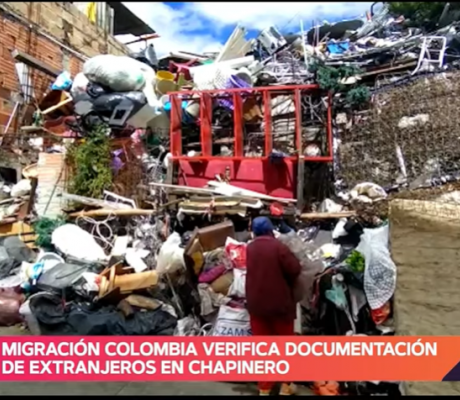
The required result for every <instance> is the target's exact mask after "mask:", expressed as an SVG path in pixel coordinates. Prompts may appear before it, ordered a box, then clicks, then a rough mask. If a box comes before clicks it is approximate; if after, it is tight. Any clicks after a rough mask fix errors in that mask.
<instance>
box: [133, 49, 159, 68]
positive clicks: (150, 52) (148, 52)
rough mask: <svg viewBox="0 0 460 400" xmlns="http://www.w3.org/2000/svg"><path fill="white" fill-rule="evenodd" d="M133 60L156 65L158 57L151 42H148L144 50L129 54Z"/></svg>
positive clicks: (150, 65) (154, 66)
mask: <svg viewBox="0 0 460 400" xmlns="http://www.w3.org/2000/svg"><path fill="white" fill-rule="evenodd" d="M130 57H132V58H134V59H135V60H137V61H139V62H141V63H144V64H147V65H148V66H149V67H152V68H156V67H158V58H157V54H156V52H155V48H154V47H153V44H149V45H148V46H147V47H146V48H145V49H144V50H141V51H139V52H137V53H133V54H130Z"/></svg>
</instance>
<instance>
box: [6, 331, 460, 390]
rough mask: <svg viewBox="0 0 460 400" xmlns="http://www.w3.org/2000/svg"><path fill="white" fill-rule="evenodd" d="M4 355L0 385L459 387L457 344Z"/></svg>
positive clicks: (131, 342) (66, 344) (109, 345)
mask: <svg viewBox="0 0 460 400" xmlns="http://www.w3.org/2000/svg"><path fill="white" fill-rule="evenodd" d="M0 350H1V359H0V368H1V370H0V380H1V381H72V380H73V381H293V382H299V381H317V380H336V381H358V380H359V381H374V380H379V381H382V380H388V381H404V380H410V381H416V380H419V381H441V380H460V379H459V378H456V376H457V375H460V374H459V371H457V370H456V368H455V367H456V366H457V364H458V363H459V361H460V337H432V336H430V337H422V338H420V337H389V338H388V337H385V338H383V337H373V338H372V337H325V336H318V337H305V336H302V337H248V338H241V337H239V338H219V337H158V336H141V337H139V336H136V337H131V336H127V337H126V336H125V337H120V336H117V337H97V336H91V337H83V338H81V337H55V336H54V337H34V338H31V337H3V338H2V339H1V343H0ZM457 368H460V364H459V366H458V367H457Z"/></svg>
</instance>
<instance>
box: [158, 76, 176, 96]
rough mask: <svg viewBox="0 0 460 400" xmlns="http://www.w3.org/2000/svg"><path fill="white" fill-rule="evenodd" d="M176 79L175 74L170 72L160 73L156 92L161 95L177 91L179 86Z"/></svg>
mask: <svg viewBox="0 0 460 400" xmlns="http://www.w3.org/2000/svg"><path fill="white" fill-rule="evenodd" d="M174 78H175V76H174V74H172V73H171V72H169V71H158V72H157V84H156V91H157V92H158V93H159V94H161V95H163V94H168V92H174V91H176V90H177V85H176V83H175V82H174Z"/></svg>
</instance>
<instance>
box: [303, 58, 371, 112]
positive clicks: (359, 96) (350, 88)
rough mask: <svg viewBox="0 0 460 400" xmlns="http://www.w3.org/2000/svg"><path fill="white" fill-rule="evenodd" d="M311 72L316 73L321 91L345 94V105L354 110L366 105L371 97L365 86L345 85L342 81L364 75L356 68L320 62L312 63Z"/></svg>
mask: <svg viewBox="0 0 460 400" xmlns="http://www.w3.org/2000/svg"><path fill="white" fill-rule="evenodd" d="M310 72H313V73H316V81H317V82H318V85H319V87H320V88H321V89H324V90H328V91H331V92H332V93H339V92H340V93H344V94H345V103H346V104H347V105H349V106H350V107H352V108H358V107H360V106H361V105H363V104H366V103H367V102H368V101H369V99H370V97H371V95H370V91H369V89H368V88H367V87H366V86H364V85H357V84H352V85H344V84H342V83H340V81H341V80H342V79H346V78H350V77H353V76H356V75H360V74H362V71H361V70H360V69H359V68H357V67H354V66H341V67H338V68H335V67H329V66H326V65H324V64H322V63H320V62H318V61H317V62H315V63H312V64H311V66H310Z"/></svg>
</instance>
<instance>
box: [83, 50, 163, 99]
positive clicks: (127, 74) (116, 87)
mask: <svg viewBox="0 0 460 400" xmlns="http://www.w3.org/2000/svg"><path fill="white" fill-rule="evenodd" d="M83 73H84V74H85V76H86V77H87V78H88V79H89V80H90V81H92V82H97V83H100V84H101V85H103V86H106V87H108V88H110V89H112V90H113V91H115V92H129V91H136V90H141V89H142V88H143V87H144V85H145V82H146V76H145V73H147V74H150V76H154V71H153V70H152V68H150V67H149V66H148V65H146V64H143V63H141V62H139V61H137V60H135V59H133V58H131V57H126V56H113V55H110V54H101V55H98V56H96V57H93V58H90V59H89V60H88V61H86V62H85V64H84V65H83Z"/></svg>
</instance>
